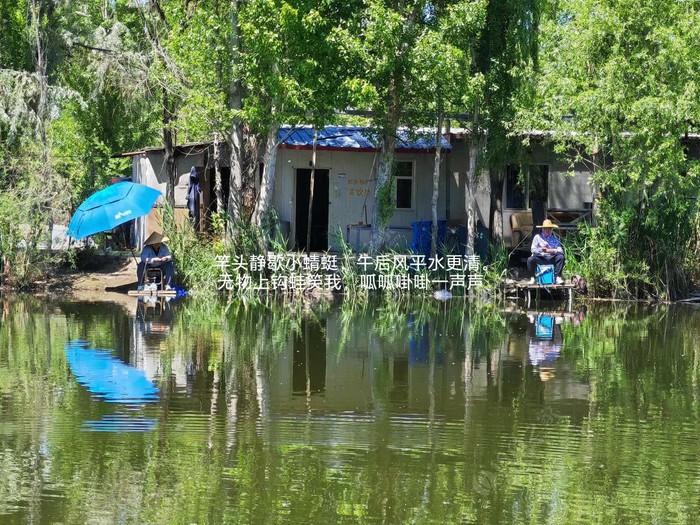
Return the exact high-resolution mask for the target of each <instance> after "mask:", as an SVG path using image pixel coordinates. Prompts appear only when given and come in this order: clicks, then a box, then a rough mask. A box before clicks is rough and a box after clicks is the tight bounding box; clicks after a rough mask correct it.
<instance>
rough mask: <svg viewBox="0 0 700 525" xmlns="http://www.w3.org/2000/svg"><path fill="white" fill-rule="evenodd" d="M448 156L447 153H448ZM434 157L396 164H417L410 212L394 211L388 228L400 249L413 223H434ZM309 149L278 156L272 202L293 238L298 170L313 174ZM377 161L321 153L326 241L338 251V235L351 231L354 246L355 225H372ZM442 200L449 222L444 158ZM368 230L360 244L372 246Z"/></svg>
mask: <svg viewBox="0 0 700 525" xmlns="http://www.w3.org/2000/svg"><path fill="white" fill-rule="evenodd" d="M448 155H449V153H448ZM434 157H435V156H434V154H433V153H398V154H397V155H396V160H397V161H410V162H412V163H413V190H412V207H411V208H410V209H398V210H396V211H395V212H394V215H393V216H392V218H391V220H390V221H389V227H390V228H391V229H393V230H394V232H393V239H394V241H395V243H396V244H397V245H400V244H402V243H403V244H406V236H408V242H410V240H411V238H412V226H411V223H412V222H414V221H419V220H430V219H431V207H430V198H431V195H432V184H433V181H432V176H433V175H432V174H433V162H434ZM310 162H311V150H296V149H285V148H280V150H279V151H278V153H277V170H276V182H275V192H274V196H273V203H274V206H275V208H276V209H277V212H278V214H279V218H280V220H282V221H288V222H289V224H290V227H291V228H290V230H291V231H290V233H291V239H292V244H293V239H295V238H296V221H295V217H296V206H297V203H296V170H297V169H309V168H310ZM376 162H377V159H376V153H374V152H353V151H327V150H321V151H318V152H317V161H316V166H317V168H318V169H327V170H329V196H328V197H329V218H328V234H329V235H328V238H329V245H330V248H331V249H338V243H337V242H334V239H335V236H336V235H337V233H338V232H339V231H340V232H342V235H343V237H346V236H347V234H348V227H351V231H350V241H351V244H354V241H355V239H357V238H358V233H357V230H356V228H355V227H354V225H359V224H360V223H363V224H365V225H366V224H367V223H371V221H372V212H373V209H374V188H375V185H374V181H373V176H372V166H373V164H375V163H376ZM441 164H442V167H441V178H440V195H441V198H440V200H439V202H438V218H439V219H444V218H445V184H446V181H445V173H444V171H445V169H444V164H445V161H444V156H443V162H442V163H441ZM368 235H369V230H362V231H361V232H360V233H359V239H360V244H361V245H365V244H366V243H367V241H368Z"/></svg>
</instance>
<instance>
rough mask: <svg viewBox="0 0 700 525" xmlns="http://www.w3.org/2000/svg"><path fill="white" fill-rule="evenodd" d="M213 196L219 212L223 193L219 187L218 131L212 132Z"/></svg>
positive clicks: (219, 150) (221, 208)
mask: <svg viewBox="0 0 700 525" xmlns="http://www.w3.org/2000/svg"><path fill="white" fill-rule="evenodd" d="M214 196H215V198H216V213H219V214H220V213H221V212H222V211H223V209H224V195H223V189H222V187H221V149H220V147H219V134H218V133H214Z"/></svg>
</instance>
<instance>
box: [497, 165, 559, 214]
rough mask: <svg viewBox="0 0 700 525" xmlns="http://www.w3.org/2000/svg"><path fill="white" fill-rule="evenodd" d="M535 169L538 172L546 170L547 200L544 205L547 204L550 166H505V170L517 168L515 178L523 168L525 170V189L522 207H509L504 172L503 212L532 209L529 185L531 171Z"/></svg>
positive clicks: (506, 175) (507, 188) (506, 177)
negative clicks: (537, 169) (538, 170)
mask: <svg viewBox="0 0 700 525" xmlns="http://www.w3.org/2000/svg"><path fill="white" fill-rule="evenodd" d="M534 167H537V168H539V169H540V170H542V169H546V176H547V199H546V201H545V203H546V204H548V203H549V175H550V170H549V168H550V165H549V164H547V163H533V164H507V165H506V167H505V169H506V170H509V169H513V168H517V170H518V173H517V177H520V173H521V171H522V169H523V168H526V170H527V171H526V175H525V187H524V189H523V192H524V195H523V200H524V203H523V207H522V208H513V207H511V206H508V193H509V191H508V190H509V186H508V173H507V172H506V174H505V177H504V181H503V192H504V195H503V201H504V210H508V211H523V210H530V209H532V201H533V200H534V199H532V198H531V193H532V191H531V185H530V176H531V169H532V168H534Z"/></svg>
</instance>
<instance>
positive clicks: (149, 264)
mask: <svg viewBox="0 0 700 525" xmlns="http://www.w3.org/2000/svg"><path fill="white" fill-rule="evenodd" d="M168 240H169V239H168V238H167V237H163V234H162V233H159V232H153V233H151V235H149V236H148V238H147V239H146V241H145V242H144V243H143V250H141V262H140V263H139V264H138V267H137V269H136V273H137V277H138V280H139V288H140V289H142V287H143V279H144V274H145V273H146V271H147V270H148V269H149V268H158V269H160V270H161V271H162V272H163V283H161V284H162V286H163V289H165V290H172V284H173V280H174V278H175V267H174V266H173V256H172V254H171V253H170V249H169V248H168V246H167V245H166V244H165V243H166V241H168Z"/></svg>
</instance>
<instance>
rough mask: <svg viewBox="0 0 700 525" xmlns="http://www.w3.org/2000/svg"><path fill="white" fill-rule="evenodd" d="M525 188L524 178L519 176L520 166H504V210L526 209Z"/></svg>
mask: <svg viewBox="0 0 700 525" xmlns="http://www.w3.org/2000/svg"><path fill="white" fill-rule="evenodd" d="M525 186H526V181H525V177H521V176H520V166H519V165H517V164H509V165H508V166H506V208H509V209H512V210H524V209H525V208H526V207H527V206H526V202H525Z"/></svg>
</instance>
